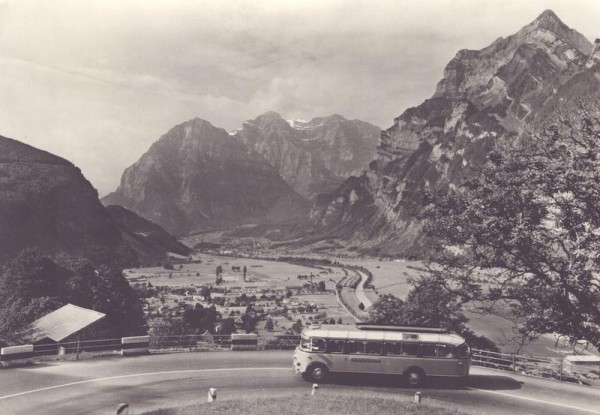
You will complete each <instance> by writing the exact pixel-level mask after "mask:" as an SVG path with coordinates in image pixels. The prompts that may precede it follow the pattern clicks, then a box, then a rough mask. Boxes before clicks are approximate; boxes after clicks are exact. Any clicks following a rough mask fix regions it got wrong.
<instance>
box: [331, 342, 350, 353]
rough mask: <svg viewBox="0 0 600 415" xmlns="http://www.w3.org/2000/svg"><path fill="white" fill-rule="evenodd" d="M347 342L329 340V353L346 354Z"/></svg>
mask: <svg viewBox="0 0 600 415" xmlns="http://www.w3.org/2000/svg"><path fill="white" fill-rule="evenodd" d="M345 345H346V342H345V341H344V340H328V341H327V352H329V353H344V349H345V347H344V346H345Z"/></svg>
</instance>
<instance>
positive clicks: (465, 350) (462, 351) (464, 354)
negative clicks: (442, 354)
mask: <svg viewBox="0 0 600 415" xmlns="http://www.w3.org/2000/svg"><path fill="white" fill-rule="evenodd" d="M470 355H471V351H470V350H469V346H467V344H466V343H463V344H461V345H460V346H458V357H460V358H468V357H469V356H470Z"/></svg>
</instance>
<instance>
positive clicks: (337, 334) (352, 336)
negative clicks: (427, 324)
mask: <svg viewBox="0 0 600 415" xmlns="http://www.w3.org/2000/svg"><path fill="white" fill-rule="evenodd" d="M407 329H408V328H407ZM302 334H303V335H304V336H306V337H322V338H327V339H341V340H379V341H412V342H427V343H446V344H451V345H454V346H459V345H461V344H463V343H464V342H465V339H463V338H462V337H461V336H459V335H458V334H455V333H430V332H419V331H398V330H374V329H369V330H364V329H363V330H361V329H360V328H358V327H356V326H354V325H334V324H324V325H314V326H309V327H307V328H305V329H304V330H303V331H302Z"/></svg>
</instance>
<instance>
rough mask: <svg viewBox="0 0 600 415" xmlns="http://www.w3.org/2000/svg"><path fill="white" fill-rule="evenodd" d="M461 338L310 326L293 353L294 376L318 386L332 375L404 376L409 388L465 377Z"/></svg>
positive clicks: (426, 331) (467, 359)
mask: <svg viewBox="0 0 600 415" xmlns="http://www.w3.org/2000/svg"><path fill="white" fill-rule="evenodd" d="M470 363H471V356H470V350H469V347H468V346H467V344H466V343H465V339H463V338H462V337H461V336H459V335H457V334H454V333H450V332H448V331H447V330H445V329H435V328H433V329H432V328H419V327H396V326H380V325H367V324H357V325H356V326H351V325H312V326H309V327H307V328H305V329H304V330H303V331H302V334H301V339H300V344H299V345H298V346H297V347H296V350H295V351H294V363H293V368H294V372H295V373H300V374H302V375H303V376H304V377H305V378H306V379H308V380H311V381H313V382H320V381H323V380H324V379H326V378H327V376H328V375H329V373H332V372H345V373H373V374H390V375H391V374H397V375H403V376H404V377H405V379H406V381H407V382H408V384H409V385H411V386H419V385H421V384H423V382H424V381H425V378H426V377H427V376H445V377H452V378H456V381H457V383H463V382H464V381H465V380H466V378H467V376H468V375H469V366H470Z"/></svg>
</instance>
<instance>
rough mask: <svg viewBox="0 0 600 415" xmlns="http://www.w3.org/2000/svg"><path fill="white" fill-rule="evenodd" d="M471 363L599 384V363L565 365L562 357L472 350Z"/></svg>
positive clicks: (566, 380) (580, 382)
mask: <svg viewBox="0 0 600 415" xmlns="http://www.w3.org/2000/svg"><path fill="white" fill-rule="evenodd" d="M472 352H473V354H472V358H471V363H472V364H473V365H475V366H482V367H487V368H490V369H497V370H502V371H506V372H512V373H518V374H521V375H528V376H534V377H540V378H546V379H555V380H559V381H565V382H572V383H578V384H586V385H595V386H600V365H595V366H583V365H572V366H570V367H568V368H567V367H565V366H564V364H563V360H562V359H552V358H546V357H537V356H522V355H515V354H507V353H498V352H490V351H487V350H478V349H473V350H472Z"/></svg>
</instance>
